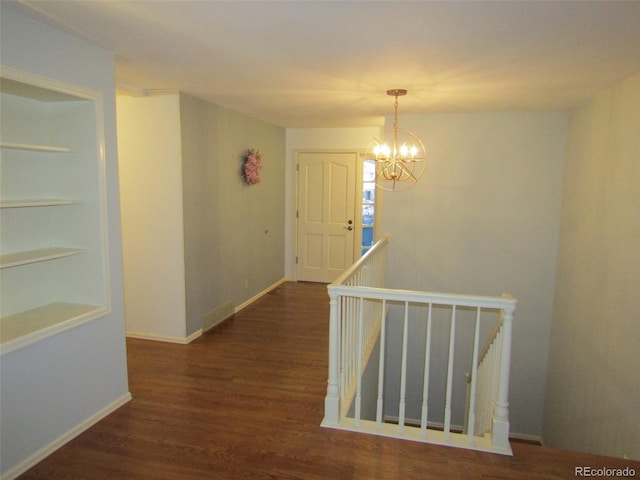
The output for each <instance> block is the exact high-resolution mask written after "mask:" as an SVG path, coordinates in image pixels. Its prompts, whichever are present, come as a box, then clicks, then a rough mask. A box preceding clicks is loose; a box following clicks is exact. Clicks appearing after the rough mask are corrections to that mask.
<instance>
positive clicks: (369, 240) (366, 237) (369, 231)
mask: <svg viewBox="0 0 640 480" xmlns="http://www.w3.org/2000/svg"><path fill="white" fill-rule="evenodd" d="M372 245H373V228H363V229H362V246H363V247H371V246H372Z"/></svg>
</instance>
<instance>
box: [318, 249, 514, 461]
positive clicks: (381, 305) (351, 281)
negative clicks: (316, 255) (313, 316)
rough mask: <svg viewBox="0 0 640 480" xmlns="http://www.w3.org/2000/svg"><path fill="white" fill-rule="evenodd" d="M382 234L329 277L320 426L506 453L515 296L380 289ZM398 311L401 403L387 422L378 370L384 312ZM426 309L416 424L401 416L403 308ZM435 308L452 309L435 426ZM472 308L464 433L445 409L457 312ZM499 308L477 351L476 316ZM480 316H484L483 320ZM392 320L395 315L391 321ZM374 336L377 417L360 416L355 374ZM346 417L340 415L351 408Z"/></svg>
mask: <svg viewBox="0 0 640 480" xmlns="http://www.w3.org/2000/svg"><path fill="white" fill-rule="evenodd" d="M388 243H389V239H388V238H383V239H382V240H380V241H379V242H377V243H376V244H375V245H374V247H372V248H371V250H369V252H367V254H365V255H364V256H363V257H362V258H361V259H360V260H359V261H358V262H356V263H355V264H354V265H353V266H352V267H351V268H350V269H349V270H347V271H346V272H345V273H344V274H343V275H342V276H341V277H340V278H339V279H338V280H336V282H334V283H332V284H331V285H329V286H328V291H329V297H330V324H329V378H328V382H327V395H326V397H325V417H324V420H323V422H322V424H323V426H327V427H332V428H340V429H347V430H354V431H362V432H366V433H374V434H378V435H385V436H392V437H396V438H407V439H410V440H417V441H423V442H429V443H437V444H444V445H451V446H457V447H463V448H470V449H474V450H483V451H491V452H496V453H505V454H511V448H510V446H509V409H508V407H509V404H508V395H509V367H510V361H511V324H512V320H513V313H514V311H515V307H516V300H515V299H514V298H512V297H511V296H509V295H503V296H501V297H487V296H479V295H458V294H440V293H433V292H419V291H409V290H394V289H387V288H384V269H385V263H386V249H387V245H388ZM392 305H393V306H400V307H402V309H403V313H402V315H400V316H401V317H402V319H401V320H399V322H400V323H401V328H402V347H401V348H402V351H401V371H400V400H399V405H398V417H397V418H398V420H397V423H396V424H393V425H392V424H390V423H388V422H386V421H385V418H384V409H383V404H384V400H383V397H384V380H385V379H384V372H385V368H384V367H385V342H386V330H387V328H386V327H387V326H386V323H387V321H388V319H387V316H388V315H387V312H388V310H389V308H390V307H391V306H392ZM410 305H411V306H416V305H421V306H424V307H426V308H425V311H426V312H427V313H426V318H424V319H422V320H421V321H424V322H425V323H426V339H425V351H424V358H425V365H424V378H423V392H422V406H421V410H422V411H421V419H420V425H419V426H415V425H413V424H412V422H410V421H407V419H406V418H405V417H406V415H405V411H406V405H405V396H406V390H407V355H408V350H409V349H408V325H409V315H410V314H409V310H410V308H409V306H410ZM434 307H436V308H441V307H445V308H448V309H449V310H450V311H451V314H450V315H451V316H450V319H449V325H450V329H449V339H448V344H449V347H448V361H447V362H446V363H447V365H446V379H447V382H446V393H445V405H444V418H443V422H442V424H441V426H440V427H439V428H438V429H434V428H432V426H431V425H430V424H429V422H428V418H429V417H428V413H429V412H428V405H429V402H428V399H429V374H430V370H431V368H432V366H431V365H430V358H431V354H430V349H431V331H432V324H433V322H435V321H436V320H435V319H434V315H433V310H434ZM458 308H464V309H465V310H467V309H474V310H475V321H474V326H473V329H474V330H473V332H474V334H473V335H474V339H473V352H472V358H473V361H472V363H471V365H472V368H471V372H470V385H469V395H468V398H467V406H466V412H465V425H464V427H463V432H462V433H459V432H454V431H452V426H451V406H452V391H453V365H454V357H455V350H454V348H455V338H456V309H458ZM486 312H499V318H498V320H497V322H496V324H495V326H494V331H493V332H492V334H491V335H490V336H489V338H488V340H487V342H486V344H485V347H484V348H483V349H482V350H481V349H480V348H479V345H480V330H481V322H482V321H483V314H484V313H486ZM485 320H486V319H485ZM394 321H398V320H394ZM378 339H379V340H380V349H379V359H378V360H379V366H378V385H377V399H376V420H375V421H372V420H365V419H362V418H361V402H362V398H361V394H362V384H361V382H362V377H363V374H364V370H365V368H366V366H367V362H368V361H369V359H370V355H371V351H372V350H373V346H374V345H375V343H376V342H377V341H378ZM352 404H353V405H354V407H355V408H354V415H353V417H347V412H348V411H349V409H350V407H351V405H352Z"/></svg>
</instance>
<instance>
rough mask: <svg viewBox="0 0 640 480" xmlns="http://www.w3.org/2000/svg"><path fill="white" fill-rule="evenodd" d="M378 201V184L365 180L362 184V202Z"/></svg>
mask: <svg viewBox="0 0 640 480" xmlns="http://www.w3.org/2000/svg"><path fill="white" fill-rule="evenodd" d="M375 201H376V184H375V183H373V182H365V183H364V184H363V186H362V203H375Z"/></svg>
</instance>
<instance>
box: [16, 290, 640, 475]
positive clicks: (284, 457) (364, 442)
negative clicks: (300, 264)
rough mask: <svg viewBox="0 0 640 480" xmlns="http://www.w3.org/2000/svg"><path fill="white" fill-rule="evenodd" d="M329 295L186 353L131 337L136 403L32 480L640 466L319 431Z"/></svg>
mask: <svg viewBox="0 0 640 480" xmlns="http://www.w3.org/2000/svg"><path fill="white" fill-rule="evenodd" d="M327 328H328V297H327V294H326V287H325V286H324V285H319V284H309V283H285V284H283V285H281V286H280V287H278V288H277V289H275V290H274V291H272V292H271V293H269V294H268V295H266V296H264V297H263V298H262V299H260V300H259V301H258V302H256V303H254V304H253V305H251V306H249V307H247V308H246V309H244V310H242V311H241V312H240V313H238V314H236V315H235V317H233V318H232V319H231V320H229V321H228V322H227V323H225V324H224V325H223V326H221V327H219V328H218V329H215V330H213V331H211V332H209V333H207V334H205V335H203V336H202V337H201V338H199V339H198V340H196V341H194V342H193V343H191V344H190V345H173V344H165V343H158V342H150V341H144V340H129V341H128V351H129V375H130V390H131V393H132V394H133V400H132V401H131V402H129V403H128V404H126V405H125V406H124V407H122V408H120V409H119V410H118V411H116V412H115V413H113V414H111V415H110V416H108V417H107V418H105V419H104V420H102V421H101V422H99V423H98V424H97V425H95V426H94V427H92V428H91V429H89V430H88V431H86V432H85V433H83V434H82V435H80V436H78V437H77V438H76V439H74V440H73V441H71V442H70V443H68V444H67V445H65V446H64V447H62V448H61V449H60V450H58V451H56V452H55V453H54V454H52V455H51V456H50V457H48V458H47V459H45V460H44V461H42V462H41V463H40V464H38V465H36V466H35V467H34V468H32V469H31V470H29V471H28V472H26V473H25V474H24V475H23V476H22V477H21V478H24V479H47V480H51V479H109V480H113V479H144V480H148V479H171V480H176V479H177V480H182V479H331V480H334V479H385V480H390V479H449V478H450V479H476V478H483V479H549V480H552V479H568V478H575V470H574V469H575V467H576V466H590V467H593V468H600V467H605V466H608V467H624V466H632V467H633V468H635V469H636V472H637V473H636V475H638V476H640V462H630V461H624V460H619V459H611V458H605V457H597V456H592V455H584V454H578V453H571V452H565V451H559V450H552V449H547V448H543V447H538V446H535V445H528V444H519V443H515V444H513V445H512V447H513V450H514V456H513V457H506V456H502V455H493V454H483V453H479V452H473V451H467V450H460V449H454V448H446V447H438V446H432V445H427V444H422V443H414V442H408V441H401V440H395V439H389V438H383V437H375V436H370V435H363V434H355V433H351V432H344V431H339V430H332V429H326V428H322V427H320V426H319V425H320V422H321V420H322V416H323V405H324V395H325V390H326V374H327V338H328V332H327Z"/></svg>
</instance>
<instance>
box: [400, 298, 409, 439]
mask: <svg viewBox="0 0 640 480" xmlns="http://www.w3.org/2000/svg"><path fill="white" fill-rule="evenodd" d="M408 331H409V302H404V324H403V327H402V366H401V368H400V404H399V408H398V432H400V433H403V432H404V414H405V395H406V390H407V350H408V349H407V341H408V337H409V333H408Z"/></svg>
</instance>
